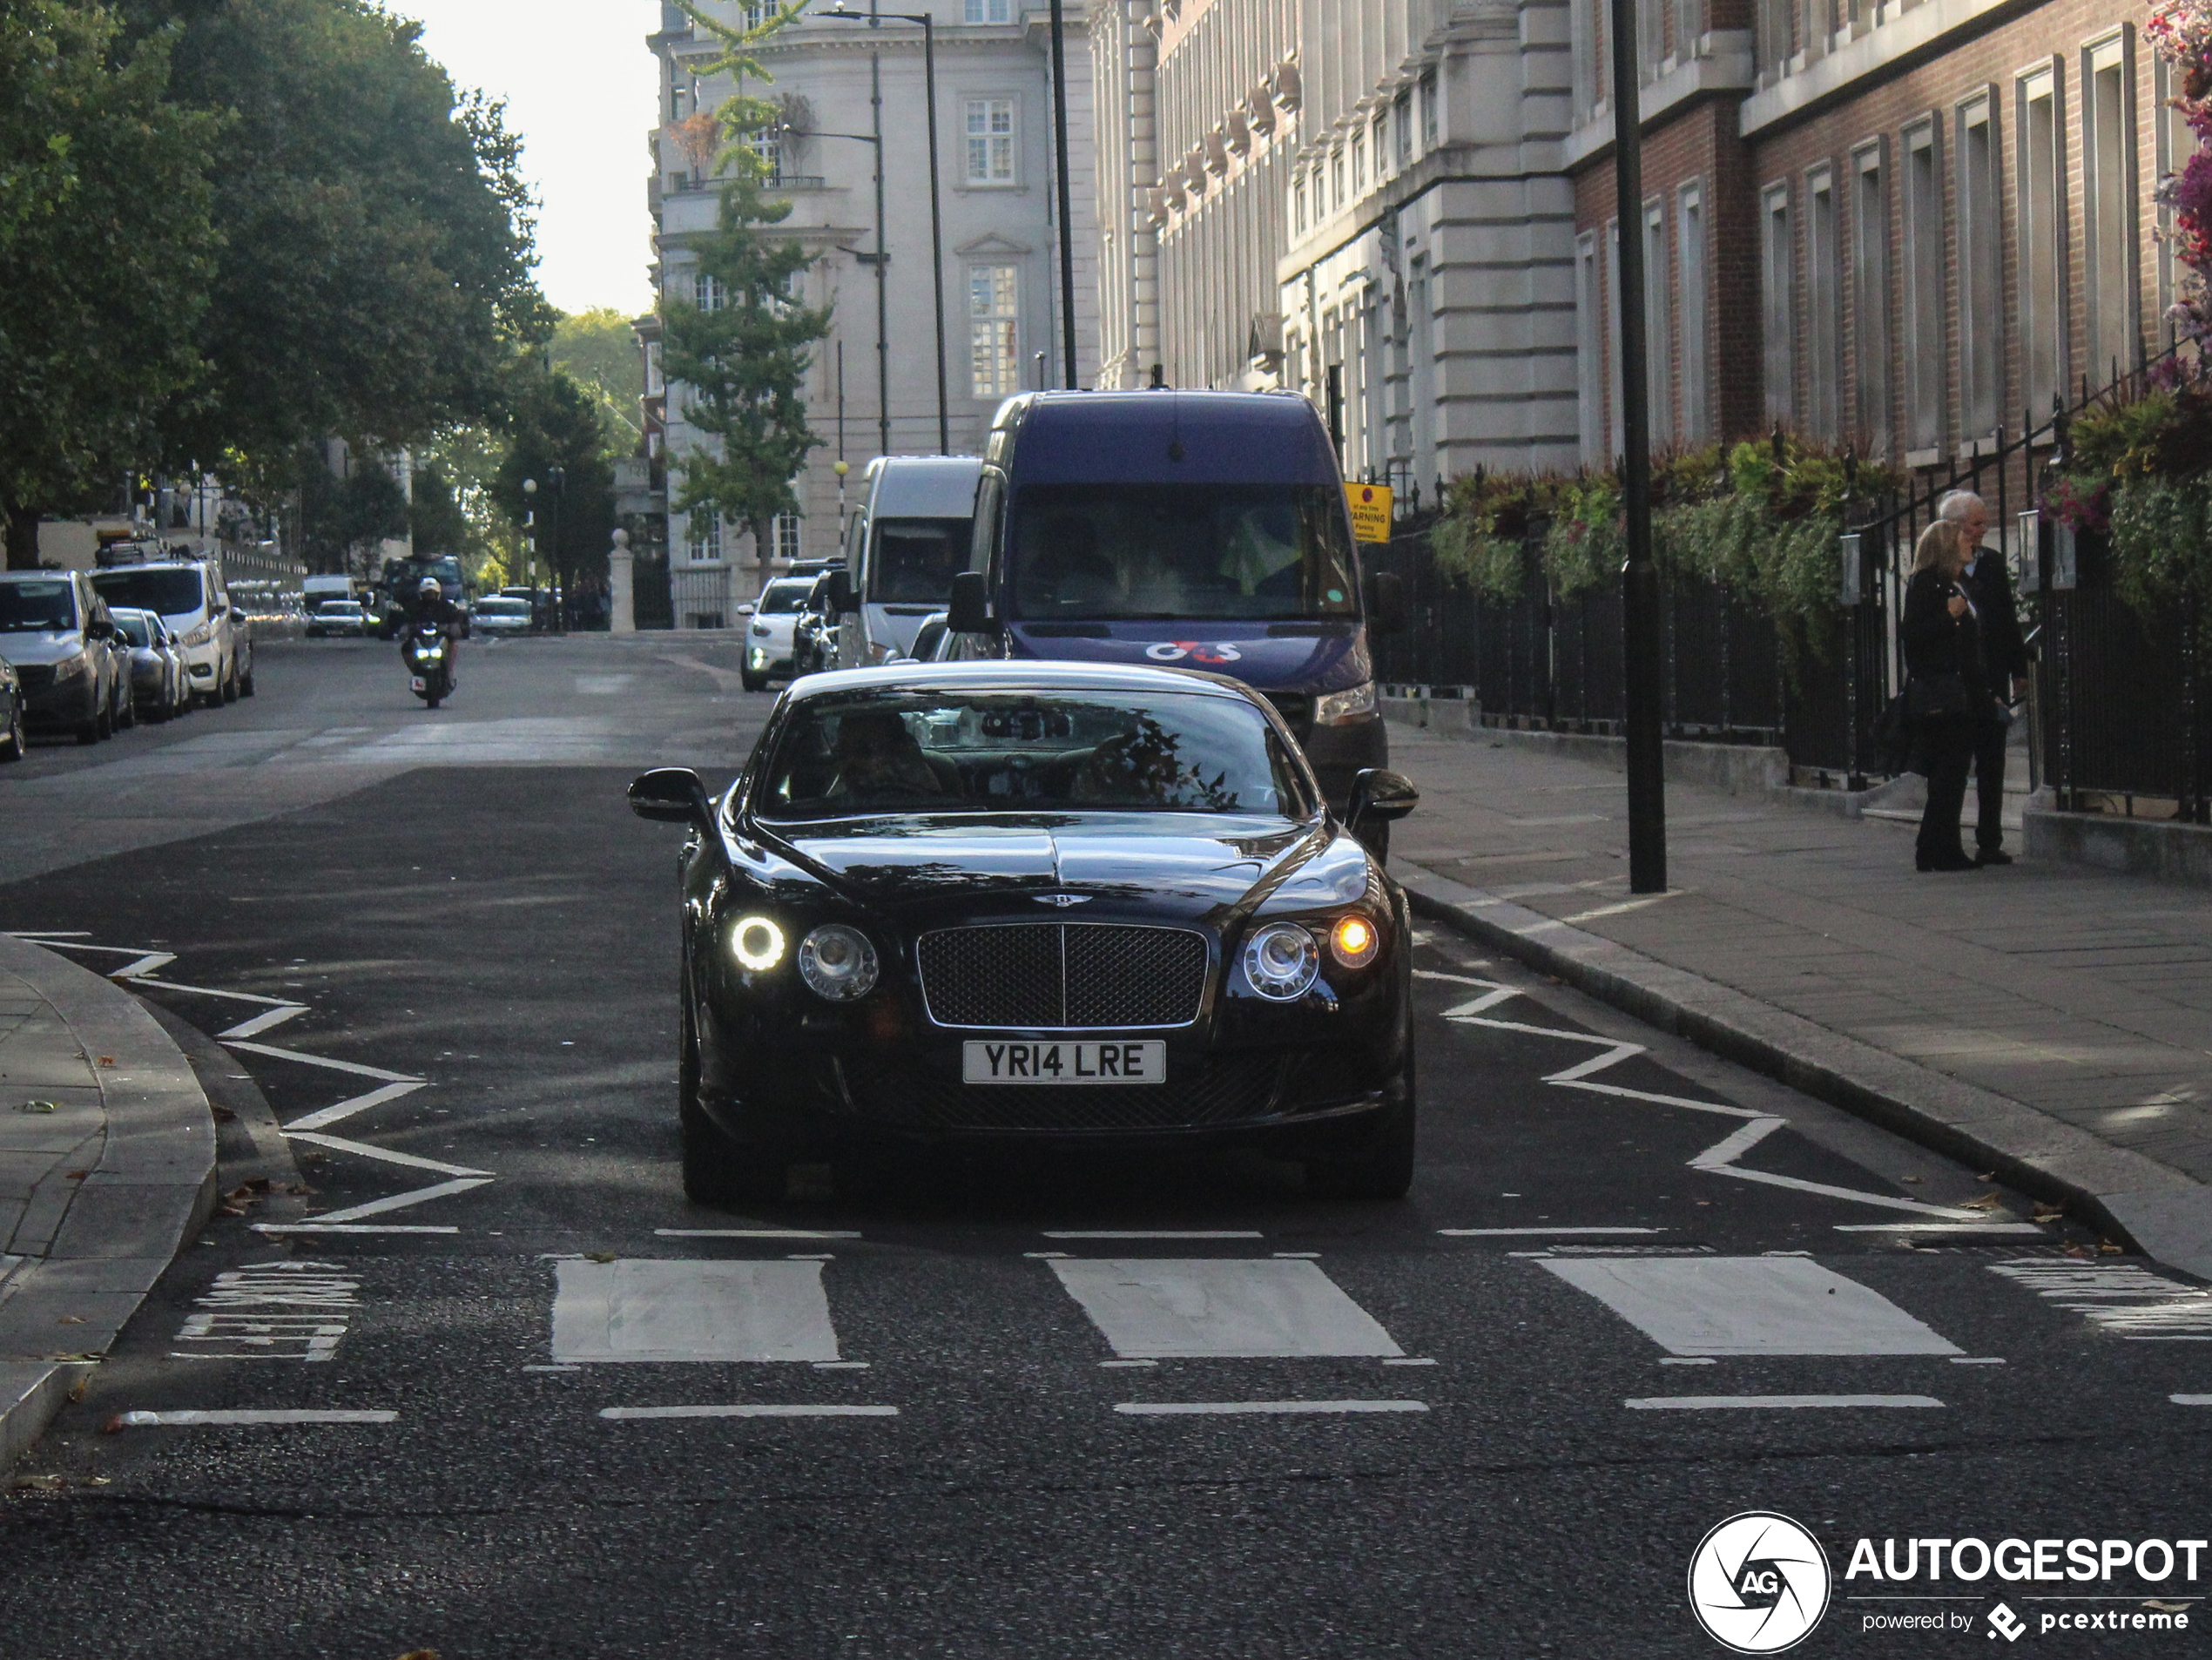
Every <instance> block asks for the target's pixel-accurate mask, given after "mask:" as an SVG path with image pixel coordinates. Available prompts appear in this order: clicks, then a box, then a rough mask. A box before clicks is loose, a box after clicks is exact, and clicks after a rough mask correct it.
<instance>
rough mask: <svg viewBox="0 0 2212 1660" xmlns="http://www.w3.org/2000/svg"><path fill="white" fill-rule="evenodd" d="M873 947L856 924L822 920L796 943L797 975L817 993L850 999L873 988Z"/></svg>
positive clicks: (835, 999) (836, 999) (844, 1000)
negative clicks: (854, 926) (850, 926)
mask: <svg viewBox="0 0 2212 1660" xmlns="http://www.w3.org/2000/svg"><path fill="white" fill-rule="evenodd" d="M878 971H879V965H878V963H877V962H876V955H875V947H874V946H873V945H872V944H870V943H869V942H868V936H867V935H865V934H863V933H861V932H860V929H858V928H847V927H846V926H845V924H844V923H842V922H825V923H823V924H822V926H821V927H819V928H816V929H815V930H814V931H813V933H812V934H809V935H807V936H806V938H805V939H804V940H802V941H799V978H800V979H801V980H804V981H805V982H806V987H807V989H808V990H810V991H812V992H813V994H814V995H816V996H818V997H826V998H828V999H829V1001H830V1002H833V1003H849V1002H852V1001H853V999H854V998H856V997H865V996H867V995H868V993H869V992H871V991H873V989H875V981H876V975H877V973H878Z"/></svg>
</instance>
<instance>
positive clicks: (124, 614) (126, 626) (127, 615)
mask: <svg viewBox="0 0 2212 1660" xmlns="http://www.w3.org/2000/svg"><path fill="white" fill-rule="evenodd" d="M115 625H116V627H117V628H118V629H119V630H121V631H122V634H123V638H125V639H126V640H128V641H130V642H131V644H133V645H144V646H148V647H151V646H152V644H153V631H152V629H151V628H149V627H147V626H146V614H145V612H144V611H117V612H116V613H115Z"/></svg>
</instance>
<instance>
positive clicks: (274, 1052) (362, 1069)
mask: <svg viewBox="0 0 2212 1660" xmlns="http://www.w3.org/2000/svg"><path fill="white" fill-rule="evenodd" d="M260 1001H266V999H262V1000H260ZM230 1047H231V1048H233V1049H244V1050H245V1051H246V1053H247V1054H249V1055H266V1056H273V1058H275V1059H277V1060H280V1061H297V1062H299V1063H300V1065H302V1066H322V1067H327V1068H329V1069H330V1070H332V1071H334V1072H351V1073H353V1074H354V1076H357V1077H364V1078H383V1079H386V1080H388V1082H390V1083H427V1082H428V1080H427V1079H424V1078H418V1077H415V1076H413V1075H412V1074H409V1073H406V1072H388V1071H386V1070H384V1069H383V1068H382V1067H381V1066H363V1065H362V1064H361V1063H360V1062H359V1061H334V1060H332V1059H331V1058H330V1057H329V1056H327V1055H307V1054H304V1053H302V1052H301V1051H300V1050H299V1049H278V1048H276V1047H274V1046H273V1045H272V1044H268V1043H244V1042H238V1041H233V1043H231V1045H230Z"/></svg>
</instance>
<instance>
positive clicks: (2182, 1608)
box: [2143, 1596, 2189, 1614]
mask: <svg viewBox="0 0 2212 1660" xmlns="http://www.w3.org/2000/svg"><path fill="white" fill-rule="evenodd" d="M2143 1606H2144V1607H2145V1608H2155V1609H2157V1610H2158V1611H2159V1612H2160V1613H2161V1614H2186V1613H2188V1611H2189V1605H2188V1603H2161V1602H2160V1601H2159V1600H2158V1599H2157V1598H2156V1597H2155V1596H2154V1597H2151V1598H2150V1599H2148V1601H2147V1602H2145V1603H2144V1604H2143Z"/></svg>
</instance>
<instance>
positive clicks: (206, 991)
mask: <svg viewBox="0 0 2212 1660" xmlns="http://www.w3.org/2000/svg"><path fill="white" fill-rule="evenodd" d="M91 949H94V950H100V951H108V950H112V949H114V948H113V947H112V946H105V945H103V946H96V947H92V948H91ZM138 983H139V984H140V985H142V986H156V987H158V988H159V989H161V990H163V991H189V992H191V993H192V995H194V996H198V997H219V998H221V999H222V1000H223V1001H224V1002H233V1003H260V1005H262V1007H264V1008H266V1009H285V1008H288V1007H290V1006H291V1004H292V1002H293V999H291V998H289V997H264V996H263V995H261V994H260V992H258V991H225V990H223V989H221V988H220V987H219V986H188V985H185V983H184V982H182V981H180V980H154V979H150V978H148V977H147V976H146V975H138Z"/></svg>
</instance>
